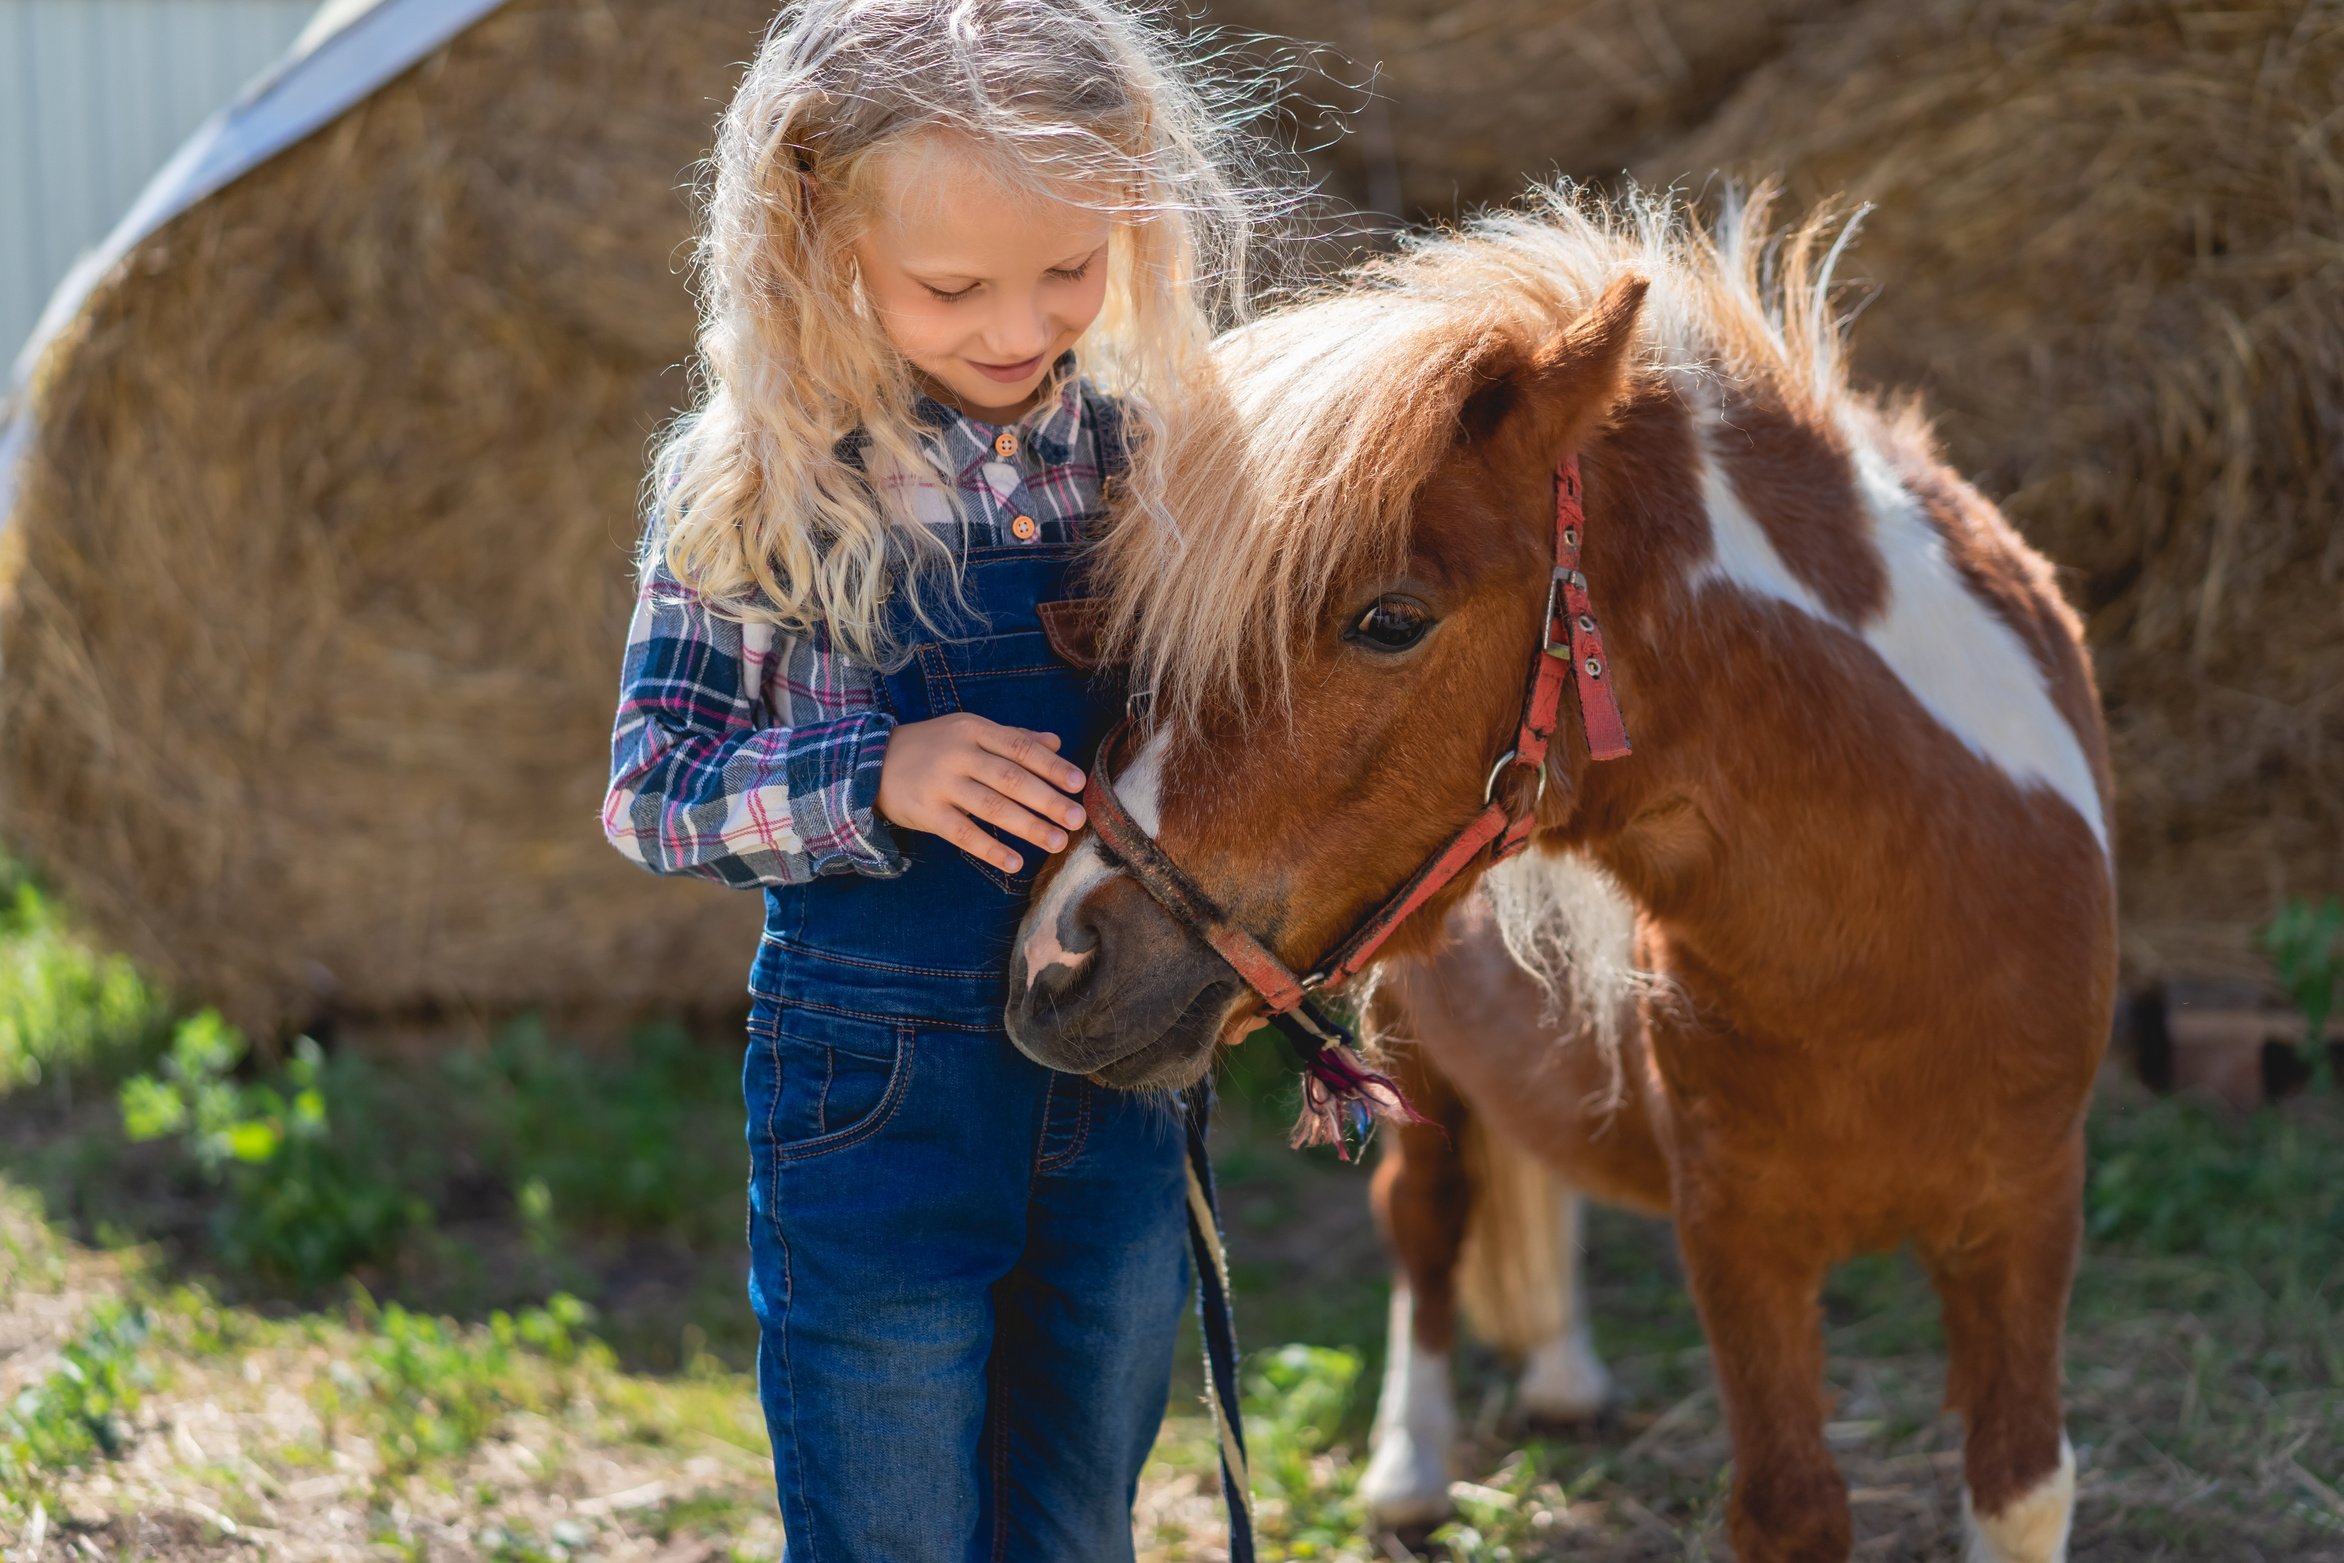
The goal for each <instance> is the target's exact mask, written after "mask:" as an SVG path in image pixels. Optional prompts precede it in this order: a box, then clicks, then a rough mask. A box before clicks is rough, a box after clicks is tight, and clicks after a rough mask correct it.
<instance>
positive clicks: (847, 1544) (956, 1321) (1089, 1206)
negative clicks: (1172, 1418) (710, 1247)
mask: <svg viewBox="0 0 2344 1563" xmlns="http://www.w3.org/2000/svg"><path fill="white" fill-rule="evenodd" d="M743 1086H744V1092H745V1097H746V1101H747V1104H748V1108H749V1139H750V1146H751V1152H752V1155H751V1165H752V1177H751V1186H750V1221H749V1238H750V1260H751V1263H750V1272H751V1273H750V1296H751V1299H752V1302H753V1303H754V1305H755V1307H756V1311H757V1317H758V1322H759V1325H760V1327H761V1334H760V1343H759V1348H758V1390H759V1395H760V1398H761V1399H762V1401H763V1402H764V1409H765V1416H766V1425H767V1428H768V1430H769V1431H770V1433H771V1435H772V1438H773V1453H774V1476H775V1484H776V1488H777V1490H778V1494H779V1497H780V1501H781V1508H782V1522H783V1525H784V1528H785V1530H786V1531H787V1534H788V1543H787V1552H786V1554H785V1556H786V1557H787V1559H788V1560H789V1563H862V1560H866V1559H875V1560H886V1563H962V1560H967V1559H1005V1558H1014V1559H1017V1560H1019V1563H1027V1560H1034V1563H1051V1560H1055V1559H1061V1558H1063V1559H1067V1560H1074V1559H1082V1560H1085V1563H1088V1560H1092V1559H1099V1558H1108V1559H1112V1558H1117V1557H1128V1556H1129V1555H1130V1552H1131V1534H1130V1504H1131V1497H1132V1492H1133V1490H1134V1488H1135V1486H1136V1483H1137V1479H1138V1473H1139V1468H1140V1465H1141V1463H1142V1462H1143V1461H1144V1459H1145V1457H1146V1454H1147V1450H1148V1447H1149V1445H1150V1443H1151V1442H1152V1440H1153V1437H1154V1434H1155V1430H1156V1427H1157V1425H1158V1423H1159V1421H1160V1419H1161V1417H1162V1413H1163V1408H1164V1401H1165V1396H1166V1392H1167V1379H1168V1375H1169V1369H1170V1360H1171V1350H1172V1338H1173V1333H1174V1331H1175V1329H1176V1328H1177V1324H1178V1319H1179V1312H1180V1307H1181V1304H1182V1299H1183V1296H1184V1292H1183V1275H1184V1271H1183V1264H1184V1258H1183V1250H1182V1246H1181V1244H1182V1241H1183V1233H1184V1227H1183V1225H1182V1221H1183V1219H1184V1218H1183V1214H1182V1209H1183V1207H1182V1204H1181V1200H1182V1198H1183V1197H1184V1191H1185V1184H1184V1181H1183V1174H1182V1172H1181V1167H1180V1161H1179V1154H1180V1141H1179V1136H1178V1134H1177V1132H1176V1124H1175V1123H1174V1122H1173V1120H1171V1119H1170V1118H1169V1116H1167V1115H1166V1114H1164V1113H1163V1111H1162V1110H1161V1109H1159V1108H1157V1107H1155V1106H1154V1104H1151V1103H1146V1102H1142V1101H1139V1100H1137V1099H1133V1098H1128V1097H1119V1096H1115V1095H1114V1094H1113V1093H1107V1092H1103V1091H1100V1090H1098V1089H1097V1088H1096V1087H1091V1086H1088V1085H1084V1084H1082V1083H1080V1082H1076V1081H1073V1080H1071V1079H1069V1078H1068V1077H1065V1076H1054V1075H1051V1074H1050V1073H1049V1072H1048V1071H1046V1070H1043V1069H1041V1068H1039V1067H1038V1066H1036V1065H1034V1064H1032V1063H1031V1062H1029V1061H1028V1060H1026V1059H1024V1058H1023V1057H1022V1056H1020V1055H1019V1054H1017V1053H1016V1051H1015V1050H1014V1049H1013V1048H1012V1047H1011V1046H1010V1045H1009V1042H1008V1040H1007V1038H1005V1037H1002V1036H1001V1035H999V1034H998V1033H992V1034H982V1033H972V1032H967V1031H953V1030H945V1029H938V1028H931V1027H927V1026H924V1025H921V1024H919V1023H916V1022H892V1021H879V1020H870V1019H864V1018H860V1017H850V1016H840V1015H836V1014H832V1013H828V1012H824V1011H816V1010H812V1009H807V1008H792V1007H788V1006H779V1005H774V1004H770V1003H763V1002H761V1003H760V1004H759V1006H758V1008H757V1011H756V1013H755V1015H754V1016H753V1018H752V1022H751V1032H750V1045H749V1050H748V1059H747V1063H746V1067H745V1070H744V1076H743Z"/></svg>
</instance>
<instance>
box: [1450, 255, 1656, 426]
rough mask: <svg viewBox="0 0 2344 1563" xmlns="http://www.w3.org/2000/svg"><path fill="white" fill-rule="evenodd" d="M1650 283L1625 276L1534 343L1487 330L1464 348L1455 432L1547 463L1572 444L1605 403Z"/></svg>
mask: <svg viewBox="0 0 2344 1563" xmlns="http://www.w3.org/2000/svg"><path fill="white" fill-rule="evenodd" d="M1649 287H1650V283H1649V282H1648V281H1647V280H1646V279H1645V278H1643V277H1639V276H1632V275H1631V276H1626V277H1622V278H1620V279H1619V280H1618V281H1616V282H1614V283H1613V284H1612V285H1611V286H1610V287H1608V288H1606V289H1605V290H1604V292H1603V296H1602V297H1601V298H1599V299H1597V300H1596V301H1595V302H1594V303H1593V304H1592V305H1590V306H1589V307H1588V308H1587V310H1586V311H1585V312H1584V313H1583V314H1581V315H1580V316H1579V317H1578V318H1577V319H1575V320H1573V321H1572V322H1571V323H1570V324H1569V325H1567V326H1565V327H1563V329H1562V330H1561V331H1559V332H1557V333H1556V334H1555V335H1553V336H1551V337H1549V338H1548V339H1547V340H1546V341H1544V342H1541V343H1538V344H1537V345H1535V346H1530V345H1526V344H1523V343H1521V342H1519V341H1517V340H1513V339H1510V338H1504V337H1500V336H1498V335H1497V334H1495V333H1493V334H1492V335H1491V336H1489V337H1487V338H1484V339H1483V341H1482V342H1481V343H1480V344H1478V345H1477V346H1476V348H1475V349H1474V350H1473V352H1472V353H1470V354H1468V355H1467V360H1466V365H1465V373H1466V376H1467V378H1468V380H1469V381H1470V383H1471V385H1472V389H1471V390H1470V391H1468V392H1467V394H1466V396H1465V400H1464V402H1463V404H1462V405H1461V406H1460V407H1459V408H1458V410H1457V424H1458V435H1459V438H1460V439H1461V440H1462V441H1463V442H1464V443H1465V444H1468V445H1473V446H1477V447H1482V448H1483V449H1484V454H1485V455H1487V456H1489V457H1490V458H1491V459H1492V460H1493V461H1503V460H1505V459H1508V458H1510V457H1514V456H1516V455H1519V456H1520V457H1521V459H1523V460H1530V459H1532V453H1535V455H1536V459H1537V460H1539V461H1541V462H1546V463H1551V462H1553V461H1555V460H1556V459H1557V458H1559V457H1560V456H1562V455H1563V454H1564V453H1566V452H1568V451H1570V450H1573V449H1576V448H1577V446H1578V445H1579V443H1580V441H1581V440H1582V439H1584V438H1585V437H1586V434H1587V431H1588V430H1589V429H1590V428H1591V427H1592V426H1593V425H1594V424H1595V423H1596V421H1597V420H1598V419H1600V418H1602V417H1603V415H1604V414H1605V413H1606V412H1609V411H1610V410H1611V405H1612V403H1613V401H1614V400H1616V399H1617V398H1618V396H1619V392H1620V386H1621V382H1622V381H1623V380H1624V379H1625V377H1626V372H1627V364H1628V355H1629V352H1630V350H1631V349H1633V348H1634V346H1635V343H1636V326H1637V322H1638V320H1639V319H1640V318H1641V316H1642V313H1643V308H1644V294H1645V292H1646V290H1647V289H1648V288H1649Z"/></svg>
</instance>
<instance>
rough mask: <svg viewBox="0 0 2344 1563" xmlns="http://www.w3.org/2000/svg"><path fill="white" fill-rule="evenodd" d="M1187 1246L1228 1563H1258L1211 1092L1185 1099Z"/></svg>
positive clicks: (1193, 1092) (1200, 1087) (1200, 1088)
mask: <svg viewBox="0 0 2344 1563" xmlns="http://www.w3.org/2000/svg"><path fill="white" fill-rule="evenodd" d="M1187 1097H1188V1100H1187V1111H1186V1112H1185V1113H1184V1114H1183V1115H1182V1116H1183V1118H1184V1119H1185V1120H1186V1126H1187V1133H1188V1246H1189V1250H1190V1252H1191V1253H1192V1254H1193V1255H1194V1256H1195V1259H1196V1309H1197V1322H1198V1324H1199V1325H1200V1326H1202V1328H1203V1331H1204V1341H1205V1404H1206V1405H1208V1406H1210V1407H1211V1408H1212V1411H1213V1431H1214V1433H1215V1435H1216V1437H1217V1438H1218V1440H1219V1442H1220V1447H1221V1497H1222V1499H1223V1500H1224V1501H1225V1502H1226V1503H1227V1504H1228V1506H1229V1563H1254V1551H1253V1476H1252V1473H1251V1472H1250V1471H1249V1470H1248V1469H1247V1467H1246V1460H1245V1414H1244V1412H1243V1411H1242V1410H1241V1409H1240V1407H1239V1405H1238V1401H1237V1318H1236V1314H1235V1313H1234V1312H1233V1311H1232V1310H1231V1308H1230V1305H1229V1260H1228V1256H1227V1254H1226V1253H1224V1252H1223V1250H1222V1247H1221V1211H1220V1206H1219V1204H1218V1203H1217V1202H1216V1201H1215V1199H1214V1197H1213V1163H1212V1158H1211V1156H1210V1154H1209V1153H1208V1152H1207V1151H1206V1149H1205V1131H1206V1130H1207V1129H1208V1128H1210V1127H1211V1125H1212V1115H1213V1105H1212V1094H1211V1091H1210V1089H1209V1088H1208V1087H1207V1086H1206V1085H1205V1084H1204V1083H1203V1082H1201V1081H1200V1082H1198V1083H1197V1084H1196V1085H1195V1086H1193V1087H1191V1088H1190V1089H1189V1091H1188V1093H1187Z"/></svg>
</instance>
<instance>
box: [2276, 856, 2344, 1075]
mask: <svg viewBox="0 0 2344 1563" xmlns="http://www.w3.org/2000/svg"><path fill="white" fill-rule="evenodd" d="M2263 948H2264V950H2265V951H2267V952H2269V954H2270V957H2271V964H2272V965H2273V966H2274V967H2276V968H2277V969H2278V973H2279V985H2280V986H2281V987H2283V988H2285V989H2286V990H2287V997H2288V999H2289V1000H2290V1001H2291V1002H2292V1003H2293V1004H2294V1005H2295V1007H2296V1009H2297V1010H2298V1011H2300V1012H2301V1013H2302V1015H2303V1023H2304V1033H2303V1047H2304V1050H2305V1053H2306V1055H2307V1056H2308V1057H2309V1059H2310V1061H2311V1067H2312V1076H2313V1079H2314V1081H2315V1082H2316V1083H2318V1084H2319V1085H2320V1086H2322V1087H2325V1086H2326V1085H2327V1084H2329V1076H2330V1070H2329V1068H2328V1048H2327V1031H2328V1016H2329V1015H2330V1014H2332V1013H2333V1012H2334V1011H2335V1008H2336V993H2337V990H2338V988H2339V986H2344V905H2339V904H2338V903H2337V901H2336V900H2335V898H2334V897H2332V896H2331V897H2330V898H2329V899H2328V900H2326V901H2324V902H2322V903H2321V904H2320V905H2319V906H2317V907H2314V906H2313V905H2312V904H2311V903H2310V902H2309V901H2307V900H2305V899H2303V898H2302V897H2300V896H2298V897H2295V898H2293V899H2291V900H2289V901H2288V902H2286V903H2285V904H2284V905H2282V906H2281V907H2280V908H2279V912H2278V915H2277V916H2275V917H2273V918H2272V919H2271V921H2270V924H2269V925H2268V926H2267V927H2265V928H2264V929H2263Z"/></svg>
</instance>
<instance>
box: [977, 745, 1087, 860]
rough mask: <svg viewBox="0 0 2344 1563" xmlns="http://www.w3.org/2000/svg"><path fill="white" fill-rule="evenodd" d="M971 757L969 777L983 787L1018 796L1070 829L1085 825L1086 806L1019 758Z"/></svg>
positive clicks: (1049, 818) (991, 755)
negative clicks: (1061, 790)
mask: <svg viewBox="0 0 2344 1563" xmlns="http://www.w3.org/2000/svg"><path fill="white" fill-rule="evenodd" d="M970 759H971V763H970V765H969V768H968V777H969V779H970V780H971V781H973V782H975V783H976V784H977V785H979V786H980V787H989V788H991V789H992V790H993V791H995V792H997V793H999V794H1001V795H1002V796H1003V797H1005V798H1011V799H1014V800H1016V801H1017V802H1019V803H1022V804H1024V805H1025V806H1026V807H1027V808H1029V809H1031V810H1033V811H1034V812H1035V813H1036V814H1039V815H1041V816H1042V817H1043V818H1044V819H1047V820H1055V821H1057V822H1058V823H1059V824H1061V825H1063V826H1065V827H1066V828H1067V829H1068V830H1080V829H1081V828H1082V805H1081V804H1079V803H1076V802H1075V801H1074V800H1073V799H1072V798H1069V797H1068V796H1067V795H1066V794H1065V793H1063V792H1060V791H1059V790H1058V789H1057V788H1055V787H1053V786H1051V785H1050V784H1049V783H1048V782H1046V781H1044V780H1043V779H1042V778H1041V777H1039V776H1036V775H1035V774H1034V773H1033V772H1032V771H1029V770H1027V769H1026V768H1025V767H1024V766H1022V765H1020V764H1018V763H1017V762H1016V761H1014V760H1007V759H1004V758H1002V757H1001V756H1000V755H997V754H980V755H973V756H971V757H970ZM1050 850H1051V851H1053V852H1055V851H1057V850H1058V849H1057V848H1056V847H1052V848H1051V849H1050Z"/></svg>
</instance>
